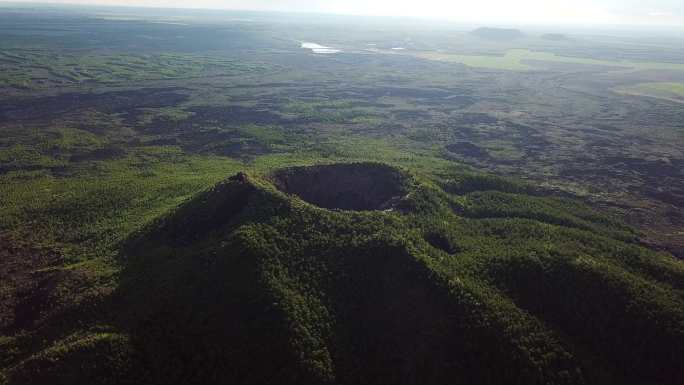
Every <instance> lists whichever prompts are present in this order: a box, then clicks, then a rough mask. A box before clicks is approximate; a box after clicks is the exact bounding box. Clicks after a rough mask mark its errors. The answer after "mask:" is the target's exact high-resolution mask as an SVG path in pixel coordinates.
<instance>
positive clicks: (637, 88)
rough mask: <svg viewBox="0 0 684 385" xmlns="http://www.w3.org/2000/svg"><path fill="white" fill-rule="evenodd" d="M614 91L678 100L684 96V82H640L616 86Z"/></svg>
mask: <svg viewBox="0 0 684 385" xmlns="http://www.w3.org/2000/svg"><path fill="white" fill-rule="evenodd" d="M615 91H616V92H618V93H621V94H626V95H641V96H651V97H655V98H663V99H670V100H680V99H681V98H682V97H684V83H666V82H661V83H640V84H636V85H633V86H624V87H618V88H616V89H615Z"/></svg>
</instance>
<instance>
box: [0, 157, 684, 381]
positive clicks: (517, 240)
mask: <svg viewBox="0 0 684 385" xmlns="http://www.w3.org/2000/svg"><path fill="white" fill-rule="evenodd" d="M333 180H338V181H342V182H340V183H332V182H331V181H333ZM279 188H280V189H283V190H286V191H294V192H297V193H298V194H300V196H301V197H303V198H304V199H306V200H308V201H313V202H316V201H318V202H322V201H323V202H330V200H329V199H328V198H329V197H331V196H337V197H338V198H339V201H340V202H343V203H344V204H345V205H348V206H349V205H351V206H353V205H354V204H356V203H359V204H360V203H364V204H371V206H366V207H364V210H362V211H354V210H339V209H336V208H334V207H329V208H328V209H324V208H320V207H318V206H315V205H312V204H310V203H307V202H306V201H304V200H303V199H301V198H300V196H298V195H294V194H288V193H285V192H283V191H281V190H279ZM349 192H354V193H355V194H352V195H346V194H347V193H349ZM326 197H328V198H326ZM369 197H374V199H368V198H369ZM326 199H328V200H326ZM369 202H371V203H369ZM635 241H636V237H635V235H634V233H633V232H632V231H631V230H630V229H629V228H627V227H625V226H623V225H620V224H619V223H617V222H615V221H613V220H610V219H607V218H606V217H605V216H602V215H599V214H597V213H596V212H594V211H593V210H592V209H590V208H588V207H586V206H585V205H583V204H581V203H579V202H577V201H573V200H569V199H562V198H557V197H552V196H548V194H547V193H545V192H543V191H539V190H536V189H532V188H531V187H529V186H526V185H523V184H519V183H513V182H509V181H506V180H502V179H497V178H494V177H489V176H482V175H477V174H470V173H467V174H463V173H445V174H441V175H429V174H421V173H416V172H410V171H407V170H404V169H397V168H394V167H390V166H387V165H385V164H381V163H352V164H333V165H327V166H313V167H294V168H288V169H281V170H277V171H275V172H270V171H269V172H266V173H250V174H245V173H239V174H237V175H235V176H233V177H231V178H229V179H227V180H225V181H223V182H220V183H219V184H217V185H216V186H214V187H213V188H211V189H209V190H206V191H204V192H202V193H200V194H198V195H196V196H194V197H193V198H192V199H190V200H188V201H187V202H185V203H183V204H182V205H180V206H179V207H178V208H177V209H175V210H172V211H171V212H170V213H169V214H166V215H163V216H161V217H160V218H159V219H157V220H156V221H154V222H152V223H151V224H150V225H148V226H146V227H145V228H144V229H143V230H141V231H138V232H136V233H135V234H133V235H132V236H131V237H129V239H128V240H127V241H126V242H125V243H124V244H122V247H121V250H120V253H119V257H118V259H117V262H116V264H117V266H118V268H119V269H120V270H119V271H118V273H117V274H116V275H117V279H116V284H115V285H114V287H113V289H112V290H111V292H109V293H107V294H106V295H102V296H100V297H99V300H98V301H95V303H81V304H72V305H69V306H67V310H66V311H65V312H64V313H62V314H60V315H59V319H61V321H59V322H60V324H59V325H56V324H54V322H56V319H55V318H53V319H52V320H51V321H50V322H46V323H45V324H43V326H42V327H39V328H37V330H38V331H37V332H36V333H34V334H26V335H21V334H18V335H16V336H14V337H10V338H7V337H5V338H6V339H5V340H3V341H4V342H3V345H4V347H5V348H6V349H5V353H3V361H2V362H3V363H4V367H5V370H4V372H3V373H4V376H5V379H4V381H5V382H6V383H8V384H25V383H32V384H73V383H91V384H199V383H202V384H225V383H231V384H259V383H264V384H265V383H283V384H286V383H287V384H295V383H297V384H444V383H451V384H503V383H506V384H673V383H676V382H677V381H678V379H680V378H682V376H683V375H684V373H683V372H682V366H681V365H680V357H682V354H683V353H684V292H683V291H682V290H683V286H682V283H683V282H684V266H683V265H682V264H681V263H680V262H676V261H675V260H674V259H672V258H671V257H670V256H667V255H661V254H657V253H654V252H652V251H650V250H648V249H645V248H644V247H641V246H639V245H638V244H636V243H635ZM65 314H66V315H68V314H71V316H72V318H71V319H72V320H74V321H75V320H76V319H78V321H77V322H73V323H72V322H69V321H65V319H66V320H68V319H69V318H68V317H65Z"/></svg>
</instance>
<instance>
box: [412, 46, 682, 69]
mask: <svg viewBox="0 0 684 385" xmlns="http://www.w3.org/2000/svg"><path fill="white" fill-rule="evenodd" d="M413 55H415V56H417V57H420V58H424V59H428V60H438V61H445V62H452V63H460V64H465V65H467V66H470V67H477V68H490V69H497V70H511V71H529V70H532V69H534V67H535V66H533V65H530V64H526V63H525V61H527V60H535V61H540V62H553V63H567V64H582V65H594V66H605V67H617V68H619V69H621V70H676V71H684V64H677V63H659V62H646V61H630V60H619V61H618V60H615V61H613V60H598V59H590V58H580V57H570V56H561V55H558V54H555V53H550V52H542V51H531V50H528V49H511V50H508V51H506V52H505V53H504V54H503V55H460V54H453V53H447V52H421V53H415V54H413Z"/></svg>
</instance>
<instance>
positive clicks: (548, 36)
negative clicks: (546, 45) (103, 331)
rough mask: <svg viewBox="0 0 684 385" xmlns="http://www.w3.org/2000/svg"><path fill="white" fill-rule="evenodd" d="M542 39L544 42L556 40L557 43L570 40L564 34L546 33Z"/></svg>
mask: <svg viewBox="0 0 684 385" xmlns="http://www.w3.org/2000/svg"><path fill="white" fill-rule="evenodd" d="M541 38H542V39H544V40H556V41H560V40H568V39H569V38H568V35H566V34H563V33H546V34H543V35H541Z"/></svg>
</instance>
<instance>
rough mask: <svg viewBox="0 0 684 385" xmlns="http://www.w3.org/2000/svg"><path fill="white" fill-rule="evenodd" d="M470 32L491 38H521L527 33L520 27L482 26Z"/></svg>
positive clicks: (484, 37)
mask: <svg viewBox="0 0 684 385" xmlns="http://www.w3.org/2000/svg"><path fill="white" fill-rule="evenodd" d="M470 34H471V35H473V36H477V37H481V38H483V39H490V40H514V39H520V38H522V37H524V36H525V34H524V33H522V32H521V31H520V30H518V29H513V28H491V27H481V28H478V29H476V30H474V31H472V32H470Z"/></svg>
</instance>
